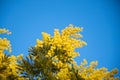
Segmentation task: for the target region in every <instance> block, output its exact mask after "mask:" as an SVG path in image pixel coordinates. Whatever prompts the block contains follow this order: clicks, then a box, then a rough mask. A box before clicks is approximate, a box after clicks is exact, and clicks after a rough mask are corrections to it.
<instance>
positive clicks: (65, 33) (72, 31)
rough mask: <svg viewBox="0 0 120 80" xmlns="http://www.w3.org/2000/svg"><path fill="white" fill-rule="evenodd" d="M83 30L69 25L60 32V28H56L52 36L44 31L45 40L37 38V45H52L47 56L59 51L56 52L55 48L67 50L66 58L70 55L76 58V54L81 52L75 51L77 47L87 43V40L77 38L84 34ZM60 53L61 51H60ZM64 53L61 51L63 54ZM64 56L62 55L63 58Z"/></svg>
mask: <svg viewBox="0 0 120 80" xmlns="http://www.w3.org/2000/svg"><path fill="white" fill-rule="evenodd" d="M81 31H82V28H80V27H74V26H73V25H69V26H68V27H66V28H65V29H63V30H62V31H61V32H62V33H60V32H59V30H58V29H55V31H54V36H53V37H50V34H48V33H45V32H43V33H42V36H43V40H39V39H37V43H36V46H35V47H43V45H51V48H50V50H49V51H48V53H47V55H46V56H49V57H52V56H54V55H56V54H57V52H54V51H55V49H59V50H62V51H65V53H63V54H65V55H66V57H64V59H67V57H68V56H69V57H70V58H74V57H76V56H79V53H77V52H75V51H74V50H75V48H81V47H83V46H84V45H86V42H85V41H82V40H80V39H77V38H81V37H82V35H81V34H80V32H81ZM58 53H59V52H58ZM61 54H62V53H59V55H61ZM62 57H63V56H62V55H61V58H62Z"/></svg>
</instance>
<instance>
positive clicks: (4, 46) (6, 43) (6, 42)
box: [0, 38, 11, 53]
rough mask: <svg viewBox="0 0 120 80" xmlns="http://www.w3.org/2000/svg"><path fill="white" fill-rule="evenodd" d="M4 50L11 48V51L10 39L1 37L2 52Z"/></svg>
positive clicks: (0, 51) (0, 49)
mask: <svg viewBox="0 0 120 80" xmlns="http://www.w3.org/2000/svg"><path fill="white" fill-rule="evenodd" d="M4 50H9V52H11V45H10V41H9V40H7V39H6V38H3V39H2V38H0V53H2V52H3V51H4Z"/></svg>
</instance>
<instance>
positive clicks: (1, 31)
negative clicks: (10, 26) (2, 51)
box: [0, 28, 11, 34]
mask: <svg viewBox="0 0 120 80" xmlns="http://www.w3.org/2000/svg"><path fill="white" fill-rule="evenodd" d="M4 33H6V34H11V32H10V31H9V30H7V29H1V28H0V34H4Z"/></svg>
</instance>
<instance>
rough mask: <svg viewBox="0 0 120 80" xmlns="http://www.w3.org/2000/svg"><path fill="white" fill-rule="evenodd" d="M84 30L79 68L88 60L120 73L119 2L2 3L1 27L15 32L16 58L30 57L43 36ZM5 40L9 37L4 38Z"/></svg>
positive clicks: (26, 0)
mask: <svg viewBox="0 0 120 80" xmlns="http://www.w3.org/2000/svg"><path fill="white" fill-rule="evenodd" d="M69 24H73V25H75V26H82V27H83V28H84V31H83V32H82V34H83V36H84V37H83V40H85V41H86V42H87V43H88V45H87V46H85V47H84V48H82V49H79V50H78V51H79V52H80V54H81V56H80V57H78V58H76V61H77V62H78V64H79V63H80V62H81V60H83V59H84V58H86V59H87V60H88V61H89V62H90V61H93V60H98V61H99V66H98V67H102V66H104V67H107V68H109V69H110V70H111V69H113V68H119V69H120V62H119V61H120V38H119V37H120V35H119V34H120V32H119V30H120V28H119V27H120V2H119V1H118V0H0V27H4V28H7V29H9V30H10V31H12V35H10V36H7V38H8V39H10V41H11V44H12V48H13V52H12V54H14V55H19V54H21V53H23V54H24V55H27V54H28V48H29V47H30V46H34V45H35V42H36V39H37V38H41V32H43V31H44V32H48V33H50V34H53V31H54V29H55V28H58V29H60V30H61V29H63V28H65V27H66V26H67V25H69ZM4 37H6V35H5V36H4Z"/></svg>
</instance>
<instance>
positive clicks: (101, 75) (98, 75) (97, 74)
mask: <svg viewBox="0 0 120 80" xmlns="http://www.w3.org/2000/svg"><path fill="white" fill-rule="evenodd" d="M87 64H88V62H87V60H85V59H84V60H83V62H82V63H81V65H80V66H79V69H78V71H79V72H78V75H80V76H81V77H82V78H84V79H85V80H103V79H104V80H119V79H118V78H114V76H110V75H114V74H116V73H117V72H118V70H117V69H114V70H113V71H112V72H109V71H108V70H107V68H104V67H102V68H99V69H97V68H96V66H97V64H98V62H97V61H92V62H91V63H90V65H89V66H88V65H87Z"/></svg>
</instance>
